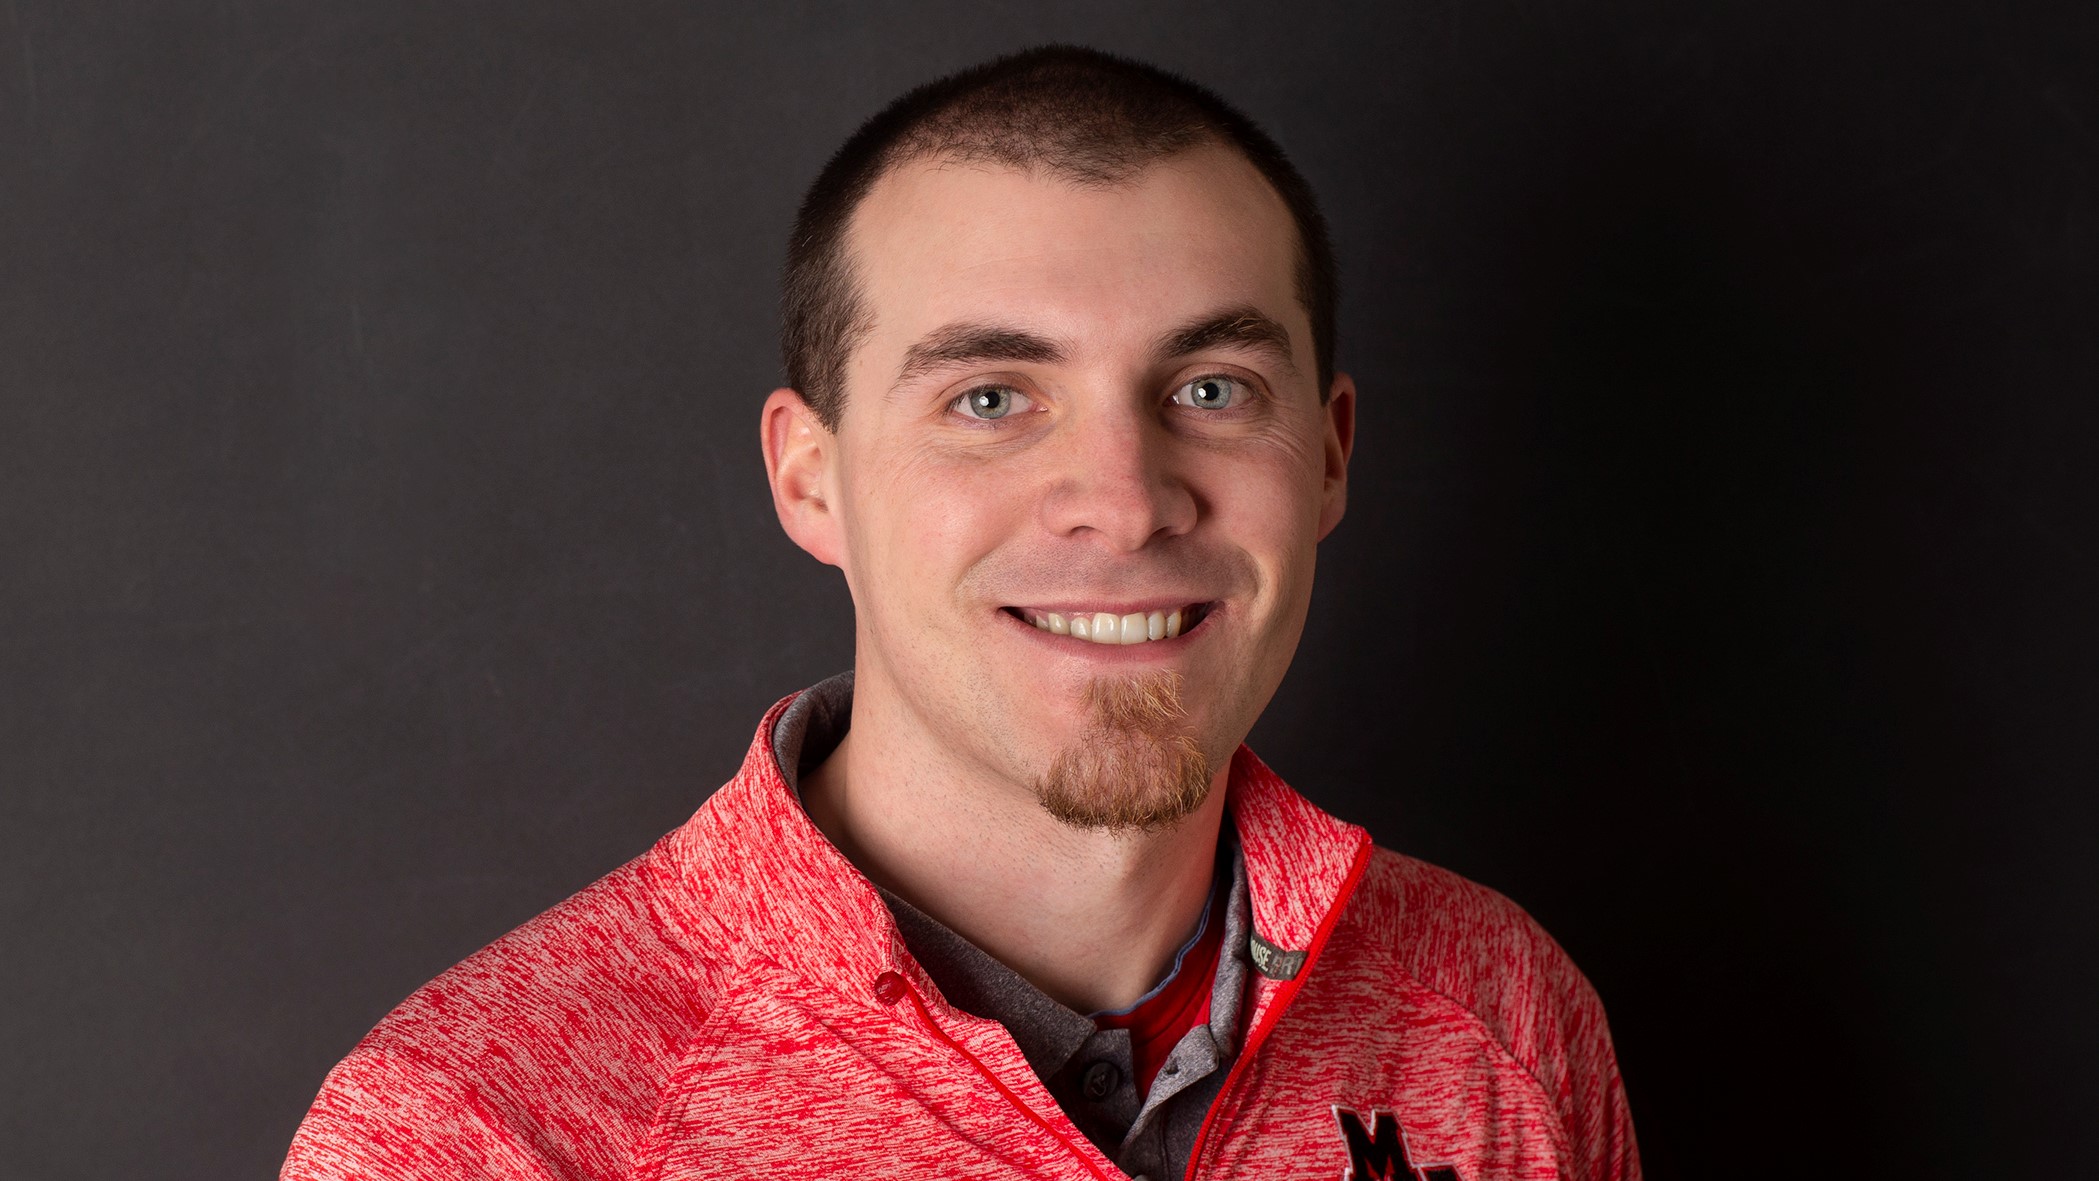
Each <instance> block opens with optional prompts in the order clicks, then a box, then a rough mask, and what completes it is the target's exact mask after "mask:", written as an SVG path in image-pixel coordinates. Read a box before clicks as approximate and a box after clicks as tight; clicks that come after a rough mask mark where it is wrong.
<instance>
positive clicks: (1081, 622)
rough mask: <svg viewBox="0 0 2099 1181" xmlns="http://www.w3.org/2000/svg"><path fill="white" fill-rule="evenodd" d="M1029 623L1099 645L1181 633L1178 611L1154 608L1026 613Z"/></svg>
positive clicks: (1164, 638) (1138, 641)
mask: <svg viewBox="0 0 2099 1181" xmlns="http://www.w3.org/2000/svg"><path fill="white" fill-rule="evenodd" d="M1025 614H1026V616H1027V620H1028V622H1029V623H1032V624H1034V625H1035V626H1036V627H1039V628H1041V629H1042V630H1043V631H1046V632H1055V633H1057V634H1058V635H1060V636H1073V637H1076V638H1078V639H1081V640H1091V641H1093V642H1094V643H1096V644H1142V643H1144V642H1145V641H1146V640H1170V639H1172V638H1173V637H1175V636H1177V635H1180V634H1181V613H1180V612H1179V611H1153V612H1151V613H1150V614H1144V613H1142V612H1140V613H1137V614H1132V615H1115V614H1112V613H1110V612H1107V611H1095V612H1093V613H1092V614H1090V615H1089V614H1084V613H1081V614H1075V615H1069V616H1066V615H1062V614H1059V613H1058V612H1055V611H1049V612H1037V611H1029V612H1025Z"/></svg>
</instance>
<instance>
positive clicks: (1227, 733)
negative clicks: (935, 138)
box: [783, 148, 1354, 826]
mask: <svg viewBox="0 0 2099 1181" xmlns="http://www.w3.org/2000/svg"><path fill="white" fill-rule="evenodd" d="M849 249H850V251H851V253H852V257H853V259H854V261H855V264H856V267H857V271H858V278H859V285H860V290H861V294H862V298H863V299H864V300H865V305H866V307H867V308H868V310H869V311H870V312H871V313H872V317H873V329H872V331H871V333H870V334H869V335H868V336H867V337H866V338H865V339H864V340H863V341H862V342H861V343H860V344H859V345H858V346H857V347H856V348H855V349H854V351H853V353H852V355H851V357H850V359H849V361H848V363H847V367H846V382H845V388H846V397H845V405H844V411H843V416H842V418H841V420H840V423H839V427H838V430H837V432H836V434H835V436H830V437H827V438H826V439H825V441H824V446H825V448H826V452H827V454H826V456H825V458H824V460H823V463H822V474H821V477H820V480H819V481H818V482H819V483H820V486H821V487H820V491H821V495H820V501H821V504H822V505H823V506H824V507H823V509H822V511H821V517H822V518H825V519H818V520H817V521H816V522H815V524H814V525H812V526H809V528H811V529H813V530H814V533H815V536H814V537H813V538H812V537H805V536H803V534H802V533H800V532H797V533H796V536H797V540H800V541H802V543H803V544H804V545H805V546H806V547H808V548H810V549H811V550H812V552H815V553H817V555H818V556H819V557H821V558H824V559H825V560H828V561H833V562H835V563H836V564H838V565H840V566H841V567H842V568H843V570H844V571H845V574H846V578H847V581H848V583H849V585H850V587H851V590H852V595H853V602H854V606H855V609H856V620H857V624H856V626H857V645H858V650H857V653H856V669H857V675H858V686H857V690H856V691H857V692H858V693H859V694H861V695H862V696H863V698H866V699H868V704H869V705H871V706H873V707H874V708H878V709H881V710H883V711H884V714H883V720H884V723H885V724H888V725H897V726H902V727H905V728H907V729H908V730H910V731H912V732H913V733H914V734H916V735H917V736H919V741H920V742H921V743H922V744H930V747H929V749H937V750H938V752H939V753H940V756H941V757H942V759H943V760H944V761H946V762H948V763H949V768H948V769H950V770H955V771H960V772H963V773H969V774H975V775H984V776H988V777H990V778H993V779H996V780H1001V781H1004V782H1007V783H1010V784H1012V785H1015V786H1016V788H1021V789H1027V790H1033V791H1036V792H1037V793H1038V794H1039V793H1042V792H1044V790H1045V784H1046V783H1048V782H1049V781H1050V779H1053V778H1054V777H1055V776H1054V775H1052V771H1053V769H1057V770H1056V774H1060V775H1061V774H1065V773H1066V772H1069V771H1071V770H1072V768H1073V767H1074V766H1078V767H1080V769H1081V770H1085V769H1087V768H1090V773H1091V774H1092V775H1093V776H1094V779H1095V780H1097V781H1098V782H1093V783H1092V784H1091V785H1090V786H1088V785H1087V784H1080V785H1078V787H1077V788H1076V789H1075V790H1077V791H1079V792H1081V793H1082V794H1083V793H1085V792H1092V793H1095V794H1099V793H1102V792H1107V793H1110V794H1113V793H1117V792H1121V793H1125V794H1127V795H1129V796H1130V798H1129V799H1118V800H1096V801H1093V802H1096V803H1107V804H1112V805H1115V806H1116V807H1121V806H1122V805H1130V806H1131V808H1132V809H1133V810H1125V811H1114V810H1112V809H1111V811H1109V812H1106V813H1102V814H1101V815H1100V816H1095V817H1093V821H1092V822H1094V823H1108V824H1110V825H1111V826H1113V825H1114V824H1115V823H1117V822H1116V821H1113V820H1103V819H1101V817H1102V816H1108V817H1121V818H1122V820H1121V822H1122V823H1141V822H1142V821H1143V820H1144V819H1145V818H1146V817H1148V816H1150V815H1152V812H1150V811H1147V809H1148V808H1152V807H1153V805H1155V804H1157V803H1158V802H1159V801H1158V800H1157V799H1154V798H1153V797H1154V796H1157V795H1158V793H1160V792H1164V791H1167V790H1168V788H1167V787H1166V785H1162V784H1153V783H1147V782H1145V781H1146V780H1147V779H1156V778H1158V777H1159V776H1161V775H1169V776H1170V775H1172V774H1175V773H1179V774H1182V775H1183V776H1184V777H1185V775H1186V773H1187V771H1188V763H1187V761H1186V760H1185V759H1183V760H1180V762H1179V764H1178V768H1179V769H1178V772H1176V771H1175V770H1173V769H1172V768H1170V767H1169V766H1168V764H1172V763H1174V762H1175V759H1174V757H1173V750H1172V749H1170V748H1172V747H1174V746H1175V745H1176V743H1177V744H1178V746H1179V747H1180V748H1182V749H1185V750H1188V751H1195V752H1200V755H1201V758H1200V759H1199V760H1197V763H1198V765H1201V764H1204V763H1206V764H1207V766H1208V767H1210V768H1222V767H1223V766H1225V765H1226V760H1227V759H1228V757H1229V755H1230V753H1231V751H1232V750H1233V749H1234V748H1235V747H1236V745H1237V744H1238V743H1239V742H1240V741H1241V739H1243V738H1244V736H1245V735H1246V733H1247V731H1248V730H1249V729H1250V728H1251V727H1252V725H1253V722H1254V719H1255V718H1256V716H1257V715H1258V714H1259V713H1260V711H1261V710H1262V709H1263V708H1264V707H1265V706H1266V705H1267V703H1268V700H1269V698H1270V697H1271V696H1272V695H1273V693H1274V692H1275V688H1276V686H1277V685H1278V684H1279V683H1280V682H1281V680H1282V676H1283V672H1284V670H1285V669H1286V668H1287V667H1288V665H1289V663H1290V658H1291V655H1292V653H1293V652H1294V651H1295V650H1296V647H1297V642H1298V637H1299V634H1300V632H1301V630H1302V627H1303V622H1304V616H1305V609H1306V605H1307V603H1308V601H1309V596H1310V592H1311V587H1312V569H1313V559H1314V552H1315V547H1316V545H1317V542H1318V541H1319V539H1320V538H1321V537H1323V536H1325V534H1326V532H1327V531H1328V530H1330V529H1331V528H1332V527H1333V525H1334V524H1335V523H1336V522H1337V521H1338V520H1339V519H1340V515H1341V509H1342V504H1343V499H1344V488H1345V482H1344V481H1345V471H1346V467H1345V465H1346V461H1347V453H1348V447H1349V442H1350V436H1351V433H1352V425H1353V422H1352V415H1353V406H1354V391H1353V388H1352V387H1351V386H1350V385H1349V383H1348V381H1347V379H1346V378H1341V379H1338V380H1337V381H1336V382H1335V392H1334V396H1333V397H1332V399H1331V400H1330V401H1329V402H1328V403H1327V404H1325V405H1322V403H1321V399H1320V396H1319V395H1320V390H1319V389H1318V386H1317V376H1316V366H1315V362H1314V353H1313V347H1312V338H1311V327H1310V322H1309V320H1308V318H1307V317H1306V314H1305V312H1304V309H1303V307H1302V306H1301V305H1300V303H1299V302H1298V298H1297V293H1296V288H1295V282H1294V277H1295V267H1296V259H1297V242H1296V235H1295V231H1294V227H1293V223H1292V221H1291V219H1290V216H1289V213H1288V210H1287V208H1286V207H1285V206H1284V205H1283V203H1282V201H1281V199H1280V198H1279V197H1278V196H1276V194H1275V193H1274V191H1273V190H1272V189H1271V188H1270V187H1269V186H1268V184H1267V183H1266V182H1265V181H1264V180H1263V179H1262V178H1261V176H1260V174H1259V173H1258V172H1256V171H1255V170H1254V168H1253V167H1252V166H1251V165H1250V164H1248V163H1247V162H1246V161H1245V160H1244V159H1242V158H1241V157H1239V156H1238V155H1237V154H1235V153H1232V152H1229V151H1226V150H1224V149H1221V148H1202V149H1197V150H1194V151H1190V152H1186V153H1183V154H1181V155H1178V156H1174V157H1171V158H1168V159H1166V160H1163V161H1160V162H1158V163H1157V164H1154V165H1152V166H1151V167H1149V168H1147V169H1146V170H1144V171H1143V172H1141V173H1139V174H1137V175H1136V176H1134V177H1132V178H1130V180H1129V181H1128V182H1127V183H1125V184H1122V185H1117V186H1113V187H1106V188H1082V187H1079V186H1076V185H1073V184H1072V183H1071V182H1069V181H1068V180H1065V179H1062V178H1059V177H1056V176H1054V175H1050V174H1046V173H1041V172H1022V171H1017V170H1012V169H1007V168H1002V167H993V166H978V165H970V164H959V163H955V162H952V161H929V162H921V163H916V164H911V165H907V166H905V167H903V168H901V169H899V170H897V171H894V172H892V173H890V174H889V175H888V176H886V177H885V178H883V179H882V180H881V181H880V182H879V183H878V184H877V185H876V186H875V187H874V189H873V190H872V191H871V192H870V194H869V195H868V197H867V199H866V201H865V202H864V203H863V204H862V205H861V207H860V209H859V210H858V211H857V213H856V214H855V218H854V221H853V224H852V228H851V233H850V235H849ZM820 429H821V428H817V430H818V431H819V432H820ZM784 515H785V510H784V509H783V516H784ZM795 529H796V526H795V525H793V524H790V531H795ZM1080 621H1083V623H1082V622H1080ZM1045 625H1048V626H1045ZM1169 628H1177V629H1178V632H1179V634H1178V635H1175V636H1172V637H1164V638H1159V639H1151V638H1149V637H1150V636H1151V635H1152V634H1153V632H1154V630H1157V631H1160V632H1164V631H1166V630H1168V629H1169ZM1060 631H1061V632H1062V633H1063V634H1059V632H1060ZM1080 631H1083V632H1085V633H1086V634H1085V637H1084V638H1081V637H1080V636H1079V635H1077V634H1073V633H1075V632H1080ZM1104 633H1106V634H1105V635H1104ZM1139 635H1142V636H1145V637H1146V638H1145V639H1143V640H1141V641H1138V642H1129V641H1133V640H1137V637H1138V636H1139ZM1103 639H1113V640H1116V641H1120V642H1113V643H1103V642H1102V640H1103ZM1176 687H1177V688H1178V697H1179V700H1178V704H1177V705H1173V704H1171V703H1169V705H1168V707H1167V708H1166V709H1165V710H1163V711H1161V710H1158V709H1153V710H1152V711H1151V713H1150V714H1149V715H1148V719H1149V720H1148V721H1144V722H1143V723H1142V724H1144V725H1147V726H1149V727H1150V728H1151V729H1153V730H1159V729H1160V728H1162V727H1163V728H1164V729H1166V730H1170V731H1172V735H1171V736H1167V735H1160V736H1159V737H1160V740H1161V741H1160V742H1158V743H1153V744H1152V745H1151V746H1150V747H1148V748H1145V749H1137V748H1135V747H1132V748H1131V750H1129V751H1124V752H1123V753H1126V754H1131V755H1132V757H1131V758H1129V759H1122V758H1120V756H1119V755H1118V754H1117V751H1118V749H1119V746H1118V743H1119V740H1118V739H1117V738H1116V737H1115V735H1114V733H1113V732H1112V724H1111V723H1112V719H1107V720H1104V717H1105V715H1104V709H1105V710H1107V712H1108V713H1113V709H1112V708H1110V707H1112V705H1113V703H1115V702H1117V701H1121V702H1124V703H1127V702H1128V701H1130V700H1132V699H1133V694H1134V695H1135V698H1137V699H1143V698H1145V695H1146V694H1154V695H1155V694H1156V691H1158V690H1161V689H1167V690H1171V689H1173V688H1176ZM1104 701H1105V702H1106V703H1108V704H1107V705H1104ZM878 703H879V704H878ZM1154 704H1156V702H1154ZM1142 714H1144V711H1143V710H1142V709H1138V710H1137V711H1136V714H1129V713H1127V712H1126V713H1124V714H1123V715H1120V716H1122V717H1123V718H1124V720H1125V721H1127V720H1128V719H1129V718H1130V717H1134V716H1137V715H1142ZM1104 727H1107V728H1104ZM1169 737H1171V738H1172V739H1174V740H1175V741H1167V739H1168V738H1169ZM1139 745H1140V746H1141V745H1142V744H1139ZM1089 752H1090V754H1089ZM1101 755H1105V756H1106V757H1105V759H1103V758H1100V757H1092V756H1101ZM1060 760H1061V761H1060ZM1203 779H1204V781H1205V782H1204V783H1203V784H1202V785H1201V786H1202V787H1203V788H1207V786H1208V779H1209V776H1208V775H1207V774H1205V775H1204V776H1203ZM1147 793H1150V794H1147ZM1196 798H1197V799H1198V800H1199V799H1200V792H1199V791H1198V794H1197V797H1196ZM1080 803H1081V805H1084V804H1085V803H1086V801H1084V800H1081V801H1080ZM1181 804H1184V805H1187V806H1192V804H1189V803H1188V801H1186V800H1183V801H1181ZM1053 810H1056V809H1055V808H1054V807H1053ZM1185 810H1186V807H1183V806H1181V805H1173V806H1171V807H1169V808H1168V810H1167V812H1166V813H1164V814H1163V815H1164V816H1165V817H1166V818H1170V816H1171V815H1172V814H1174V813H1175V812H1176V811H1185ZM1087 816H1088V814H1087V813H1085V811H1084V807H1083V806H1082V807H1080V808H1079V810H1078V814H1077V815H1076V816H1074V817H1068V818H1072V819H1075V820H1078V821H1079V822H1082V823H1083V822H1087Z"/></svg>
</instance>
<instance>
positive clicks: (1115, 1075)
mask: <svg viewBox="0 0 2099 1181" xmlns="http://www.w3.org/2000/svg"><path fill="white" fill-rule="evenodd" d="M1121 1081H1122V1072H1121V1071H1119V1070H1117V1069H1115V1064H1114V1063H1113V1062H1096V1063H1094V1064H1093V1065H1091V1066H1089V1067H1087V1068H1086V1073H1085V1075H1084V1076H1083V1077H1082V1078H1081V1079H1080V1080H1079V1089H1080V1090H1081V1091H1083V1092H1084V1093H1085V1095H1086V1098H1087V1099H1088V1100H1090V1101H1092V1102H1094V1103H1098V1102H1100V1101H1101V1100H1103V1099H1106V1098H1107V1097H1108V1096H1109V1095H1110V1094H1112V1093H1113V1092H1114V1090H1115V1084H1116V1083H1119V1082H1121Z"/></svg>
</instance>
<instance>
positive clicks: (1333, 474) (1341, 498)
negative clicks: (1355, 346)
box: [1319, 373, 1356, 541]
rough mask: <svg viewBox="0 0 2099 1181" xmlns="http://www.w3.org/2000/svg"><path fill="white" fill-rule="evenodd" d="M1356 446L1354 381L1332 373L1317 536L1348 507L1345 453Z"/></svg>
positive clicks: (1328, 529)
mask: <svg viewBox="0 0 2099 1181" xmlns="http://www.w3.org/2000/svg"><path fill="white" fill-rule="evenodd" d="M1355 446H1356V381H1355V379H1354V378H1352V377H1350V376H1349V375H1348V374H1346V373H1336V374H1334V384H1333V385H1332V386H1331V387H1329V388H1328V390H1327V396H1326V493H1325V498H1324V500H1323V501H1322V502H1321V504H1320V509H1319V539H1320V540H1321V541H1325V540H1326V535H1327V534H1329V533H1332V532H1333V531H1334V526H1336V525H1339V524H1340V523H1341V514H1342V513H1343V512H1346V511H1347V509H1348V456H1349V453H1350V452H1351V451H1353V450H1354V449H1355Z"/></svg>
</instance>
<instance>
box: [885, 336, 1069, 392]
mask: <svg viewBox="0 0 2099 1181" xmlns="http://www.w3.org/2000/svg"><path fill="white" fill-rule="evenodd" d="M1064 357H1065V352H1064V346H1062V345H1060V344H1058V343H1057V342H1056V341H1054V340H1051V339H1049V338H1048V337H1046V336H1037V335H1036V334H1034V333H1032V332H1028V331H1026V330H1024V329H1020V328H1009V327H1006V326H1004V325H1000V324H972V323H958V324H949V325H946V326H945V327H941V328H935V329H934V330H933V331H931V332H928V333H926V334H925V335H924V336H922V337H920V338H919V340H918V343H916V344H914V345H912V346H911V347H910V348H908V349H906V350H904V364H903V366H902V367H901V368H900V369H898V370H897V374H896V384H897V385H899V386H901V385H903V384H905V383H906V382H909V381H911V380H912V379H913V378H917V377H923V376H925V375H926V374H928V373H931V372H933V371H935V370H939V369H947V368H950V367H952V366H957V365H978V364H982V363H984V362H986V361H1024V362H1028V363H1031V364H1036V365H1055V364H1057V363H1059V362H1061V361H1063V360H1064Z"/></svg>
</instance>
